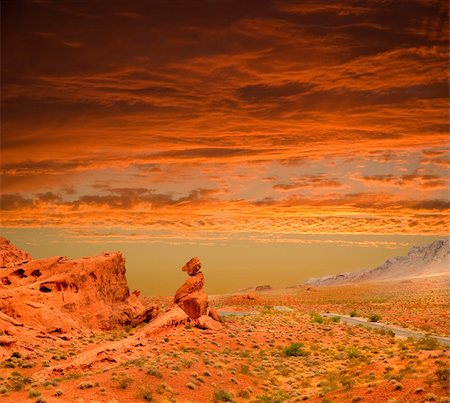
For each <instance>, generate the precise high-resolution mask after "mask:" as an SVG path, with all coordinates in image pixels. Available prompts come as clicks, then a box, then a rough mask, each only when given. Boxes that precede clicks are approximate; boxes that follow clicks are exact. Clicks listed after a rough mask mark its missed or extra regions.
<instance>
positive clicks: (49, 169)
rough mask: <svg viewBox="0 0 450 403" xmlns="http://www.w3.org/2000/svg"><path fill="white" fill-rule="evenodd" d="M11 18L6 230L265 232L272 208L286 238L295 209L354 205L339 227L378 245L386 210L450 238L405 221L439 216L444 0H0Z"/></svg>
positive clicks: (6, 68) (6, 75) (5, 102)
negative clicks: (127, 220)
mask: <svg viewBox="0 0 450 403" xmlns="http://www.w3.org/2000/svg"><path fill="white" fill-rule="evenodd" d="M1 18H2V24H1V30H2V32H1V33H2V38H1V41H2V43H1V45H2V46H1V52H2V64H1V75H2V77H1V78H2V89H1V91H2V103H1V108H2V120H1V129H2V136H1V146H2V166H1V170H2V182H1V188H2V189H1V191H2V193H3V199H2V209H3V210H4V211H6V212H7V214H8V216H7V220H6V222H8V223H9V224H8V225H14V223H16V224H17V225H19V223H24V222H25V223H26V225H33V222H34V223H35V224H36V225H38V224H37V223H38V222H39V223H42V222H43V219H42V217H40V214H43V215H51V214H52V211H51V209H49V208H48V206H57V208H56V210H55V218H54V220H53V219H52V220H50V221H51V222H52V223H53V224H54V225H58V224H62V223H64V224H65V225H68V224H70V222H69V218H67V217H69V216H70V214H69V213H68V211H69V210H70V211H72V212H73V211H74V210H77V211H78V212H80V211H83V209H86V210H87V211H88V214H86V216H85V217H84V219H86V220H88V218H89V217H94V216H95V217H96V220H97V219H99V218H98V217H97V214H100V215H101V214H102V213H101V212H102V211H104V212H105V214H112V215H113V214H114V213H113V212H111V211H117V210H126V209H129V210H130V211H132V210H138V209H139V208H141V207H142V206H144V207H142V208H143V209H144V210H145V208H149V209H150V206H151V208H160V209H165V208H167V209H171V208H172V207H175V206H177V208H179V209H180V211H182V213H176V214H175V213H174V211H171V212H170V213H169V212H168V213H167V214H168V219H169V221H170V217H177V218H179V217H180V215H181V216H182V217H183V218H184V217H187V218H189V217H190V216H191V214H192V215H195V214H197V213H198V211H197V212H196V213H195V214H194V212H192V211H191V209H192V206H194V205H195V208H196V209H201V210H202V211H206V212H207V213H205V214H207V215H208V219H209V221H208V220H206V221H203V219H202V220H201V221H202V222H208V223H209V224H208V225H210V226H212V224H211V223H212V221H214V220H216V224H217V222H221V221H220V220H221V217H222V216H221V215H222V214H224V215H227V217H235V221H234V222H233V223H232V224H228V225H229V231H231V232H232V231H235V230H236V228H237V227H238V224H239V223H240V222H241V221H240V217H241V216H246V217H247V219H248V220H250V218H249V217H248V216H251V214H254V217H255V218H254V219H255V223H257V224H255V226H256V227H258V228H263V227H264V225H266V228H267V229H268V230H269V229H270V228H271V224H270V223H269V224H267V223H266V224H264V223H265V221H264V220H265V218H261V217H263V216H264V214H267V215H270V214H271V213H270V211H269V210H264V209H265V208H269V206H273V208H274V209H276V214H277V215H278V217H279V220H280V222H282V220H285V223H286V224H283V225H287V227H288V229H289V228H290V226H292V228H293V229H292V230H296V229H295V224H294V223H293V221H292V220H294V219H295V217H294V216H291V215H290V213H289V211H295V212H296V213H297V214H301V216H302V217H306V216H307V215H308V212H305V209H309V211H310V214H311V217H313V216H314V214H316V213H318V212H317V211H316V210H318V211H319V213H322V212H323V211H324V210H326V211H327V214H328V213H329V214H330V215H332V213H333V211H334V212H335V213H336V214H338V213H339V211H341V209H345V210H346V211H345V213H346V215H344V216H345V217H344V216H343V217H340V218H339V219H336V220H334V219H333V220H334V221H333V220H331V219H329V220H328V221H327V222H328V223H329V224H330V227H329V228H330V231H331V230H332V231H333V232H335V231H338V230H337V229H336V228H338V225H339V224H341V225H342V226H343V227H342V228H343V231H344V232H346V231H350V232H351V228H353V229H354V230H355V231H357V232H363V231H364V228H365V230H366V231H369V232H370V231H376V232H380V231H382V230H383V225H384V224H383V223H385V222H384V221H383V218H382V217H381V216H380V215H377V214H375V213H374V209H380V210H383V209H384V210H386V211H393V210H396V215H397V216H398V217H399V218H398V219H399V220H400V221H401V219H402V217H403V218H404V219H405V220H409V221H408V224H407V225H406V224H405V225H404V224H401V225H400V224H398V223H397V224H396V222H395V220H396V219H397V218H396V217H391V218H389V220H391V221H389V225H388V224H386V223H385V224H386V226H387V227H388V228H390V230H392V231H400V230H401V228H403V226H405V227H406V228H408V230H409V229H410V228H414V230H415V231H417V232H418V233H420V232H429V231H432V228H431V227H432V226H433V225H434V228H436V230H437V231H440V233H441V232H442V229H441V228H442V222H441V221H439V220H441V218H436V217H435V221H429V222H430V224H429V225H430V228H429V229H426V225H425V224H424V222H422V221H420V218H417V219H416V218H414V219H413V218H411V217H412V215H414V214H416V213H417V212H422V210H423V211H425V212H426V214H435V213H436V211H437V213H436V214H437V215H439V214H440V213H439V212H441V211H444V209H445V208H446V204H445V203H446V201H445V197H446V195H445V193H444V191H445V187H446V185H448V177H447V176H446V173H445V169H446V168H448V167H449V160H448V156H447V153H446V152H445V151H443V150H446V149H447V148H448V147H447V145H448V121H449V120H448V98H449V90H448V70H449V62H448V4H447V2H443V1H433V0H411V1H394V0H388V1H382V2H380V1H378V0H368V1H365V2H361V1H356V0H336V1H326V2H324V1H318V0H308V1H302V2H292V1H283V0H277V1H275V0H257V1H256V0H249V1H240V0H229V1H228V0H227V1H208V0H201V1H196V2H189V1H165V0H164V1H163V0H157V1H133V2H127V1H124V0H120V1H119V0H113V1H108V2H104V1H97V0H94V1H68V0H67V1H66V0H61V1H56V0H54V1H53V0H48V1H44V0H39V1H29V0H5V1H2V2H1ZM264 178H273V179H271V180H266V179H264ZM99 184H100V185H99ZM101 184H107V187H105V186H103V187H102V186H101ZM63 189H66V190H63ZM211 189H213V190H211ZM218 189H220V191H219V190H218ZM414 191H417V192H418V193H417V194H420V197H419V196H417V198H415V199H412V198H411V192H414ZM329 192H335V193H329ZM419 192H420V193H419ZM185 205H189V206H190V207H186V208H184V207H183V206H185ZM217 205H218V206H220V209H216V208H215V206H217ZM96 209H97V210H98V213H95V211H96ZM333 209H334V210H333ZM262 210H264V214H263V213H261V211H262ZM300 210H301V211H300ZM411 211H415V212H416V213H411ZM355 212H357V213H358V214H360V216H359V220H360V221H359V223H358V224H355V221H356V220H357V218H355V217H352V219H351V220H350V218H349V217H350V216H352V214H354V213H355ZM135 213H136V214H137V212H136V211H135ZM365 213H367V215H368V216H369V218H367V217H364V218H363V216H364V214H365ZM27 214H29V216H27ZM171 214H172V216H171ZM202 214H203V213H202ZM417 214H419V213H417ZM65 215H67V216H65ZM56 216H57V217H56ZM64 217H65V218H64ZM118 218H119V217H118ZM187 218H186V219H187ZM58 220H59V221H58ZM80 220H81V216H80ZM111 220H112V218H111ZM311 220H312V221H311V229H312V230H313V229H315V228H319V227H320V231H321V232H324V231H326V228H324V227H322V226H320V225H319V224H318V223H317V222H315V221H314V219H313V218H311ZM345 220H348V223H351V224H349V225H347V224H345V222H346V221H345ZM377 220H378V221H377ZM414 220H416V221H417V222H418V223H419V224H417V225H413V224H411V223H412V222H413V221H414ZM50 221H49V222H50ZM303 222H304V223H309V221H308V220H306V218H304V221H303ZM374 222H376V224H375V223H374ZM344 224H345V225H344ZM410 224H411V225H410ZM208 225H206V227H207V226H208ZM243 225H244V224H243ZM245 225H247V226H250V227H251V226H252V225H253V224H252V223H251V222H246V223H245ZM280 225H281V224H280ZM396 225H397V226H396ZM307 226H308V225H307V224H305V228H307ZM344 227H345V228H344ZM221 230H223V231H225V230H224V229H223V228H222V229H221Z"/></svg>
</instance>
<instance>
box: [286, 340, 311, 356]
mask: <svg viewBox="0 0 450 403" xmlns="http://www.w3.org/2000/svg"><path fill="white" fill-rule="evenodd" d="M303 347H304V344H303V343H291V344H290V345H289V346H287V347H285V348H284V349H283V354H284V355H285V356H287V357H302V356H305V355H308V352H307V351H305V350H303Z"/></svg>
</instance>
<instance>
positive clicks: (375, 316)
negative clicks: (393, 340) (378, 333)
mask: <svg viewBox="0 0 450 403" xmlns="http://www.w3.org/2000/svg"><path fill="white" fill-rule="evenodd" d="M380 320H381V316H380V315H378V314H376V313H373V314H371V315H370V316H369V321H370V322H379V321H380Z"/></svg>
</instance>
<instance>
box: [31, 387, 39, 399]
mask: <svg viewBox="0 0 450 403" xmlns="http://www.w3.org/2000/svg"><path fill="white" fill-rule="evenodd" d="M40 395H41V392H39V391H38V390H36V389H33V388H31V389H30V390H29V391H28V397H29V398H33V397H39V396H40Z"/></svg>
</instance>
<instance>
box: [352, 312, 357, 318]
mask: <svg viewBox="0 0 450 403" xmlns="http://www.w3.org/2000/svg"><path fill="white" fill-rule="evenodd" d="M350 316H351V317H352V318H354V317H355V316H358V315H357V313H356V311H351V312H350Z"/></svg>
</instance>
